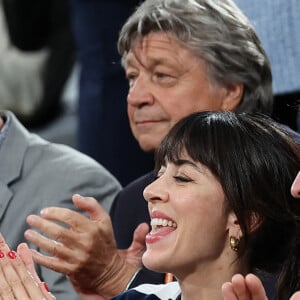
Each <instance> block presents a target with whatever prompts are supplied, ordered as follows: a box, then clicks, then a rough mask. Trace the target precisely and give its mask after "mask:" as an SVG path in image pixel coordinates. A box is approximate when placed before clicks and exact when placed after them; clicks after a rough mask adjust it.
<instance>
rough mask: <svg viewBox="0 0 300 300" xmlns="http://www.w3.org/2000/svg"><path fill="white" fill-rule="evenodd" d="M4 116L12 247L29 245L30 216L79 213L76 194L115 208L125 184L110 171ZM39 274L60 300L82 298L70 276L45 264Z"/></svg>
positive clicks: (5, 216) (3, 171)
mask: <svg viewBox="0 0 300 300" xmlns="http://www.w3.org/2000/svg"><path fill="white" fill-rule="evenodd" d="M0 115H2V116H3V115H9V116H10V127H9V130H8V132H7V135H6V138H5V140H4V141H3V143H2V144H1V145H0V231H1V232H2V234H3V236H4V238H5V239H6V241H7V242H8V244H9V246H10V247H11V248H12V249H15V248H16V246H17V245H18V244H19V243H20V242H23V241H25V239H24V236H23V233H24V231H25V230H26V229H27V228H28V226H27V224H26V217H27V216H28V215H29V214H39V212H40V210H41V209H42V208H44V207H47V206H62V207H69V208H72V209H75V207H74V206H73V204H72V201H71V196H72V194H74V193H79V194H81V195H83V196H93V197H95V198H96V199H97V200H98V201H99V202H101V205H102V206H104V207H105V208H106V209H107V210H108V209H109V208H110V205H111V203H112V200H113V199H114V197H115V195H116V194H117V192H118V191H119V190H120V189H121V186H120V184H119V183H118V182H117V180H116V179H115V178H114V177H113V176H112V175H111V174H110V173H109V172H108V171H107V170H105V169H104V168H103V167H102V166H100V165H99V164H98V163H97V162H95V161H94V160H92V159H91V158H89V157H87V156H86V155H84V154H81V153H80V152H78V151H76V150H74V149H72V148H70V147H68V146H65V145H58V144H53V143H50V142H47V141H45V140H43V139H42V138H40V137H38V136H37V135H34V134H31V133H29V132H28V131H27V130H26V129H25V128H24V127H23V126H22V125H21V124H20V122H19V121H18V120H17V119H16V117H15V116H14V115H13V114H12V113H10V112H4V111H0ZM30 247H32V248H34V246H33V245H30ZM37 250H39V249H37ZM38 272H39V275H40V276H41V278H42V280H43V281H45V282H47V284H48V285H49V288H50V290H51V292H52V293H53V294H54V295H55V296H57V297H58V299H63V300H74V299H77V297H78V296H76V294H75V292H74V290H73V288H72V287H71V284H70V283H69V282H68V280H67V279H66V277H65V276H63V275H62V274H60V273H56V272H53V271H51V270H49V269H47V268H44V267H41V266H38ZM78 299H79V298H78Z"/></svg>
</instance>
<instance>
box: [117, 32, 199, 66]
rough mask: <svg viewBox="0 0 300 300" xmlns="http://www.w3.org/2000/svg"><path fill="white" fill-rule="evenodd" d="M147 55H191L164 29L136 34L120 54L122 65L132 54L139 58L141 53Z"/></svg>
mask: <svg viewBox="0 0 300 300" xmlns="http://www.w3.org/2000/svg"><path fill="white" fill-rule="evenodd" d="M146 52H147V54H148V56H156V55H157V54H164V53H168V56H169V55H170V54H171V55H174V56H176V57H177V56H178V55H182V53H189V54H190V55H193V52H192V51H191V49H189V48H188V47H187V46H186V44H185V43H183V42H181V41H180V40H178V39H177V38H176V37H175V36H174V35H173V34H172V33H170V32H164V31H151V32H149V33H148V34H147V35H138V36H135V38H134V39H133V40H132V41H131V42H130V44H129V46H128V49H127V50H126V51H125V52H124V54H123V56H122V63H123V66H126V65H127V62H128V61H130V59H131V58H132V55H134V56H135V57H136V58H139V56H140V54H141V53H146ZM193 56H194V55H193Z"/></svg>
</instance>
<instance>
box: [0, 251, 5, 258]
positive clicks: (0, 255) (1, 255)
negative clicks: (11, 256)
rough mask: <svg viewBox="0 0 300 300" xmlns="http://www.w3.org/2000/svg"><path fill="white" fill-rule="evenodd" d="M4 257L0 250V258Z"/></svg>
mask: <svg viewBox="0 0 300 300" xmlns="http://www.w3.org/2000/svg"><path fill="white" fill-rule="evenodd" d="M4 256H5V254H4V252H3V251H2V250H0V258H3V257H4Z"/></svg>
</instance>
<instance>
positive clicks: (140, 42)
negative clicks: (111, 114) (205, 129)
mask: <svg viewBox="0 0 300 300" xmlns="http://www.w3.org/2000/svg"><path fill="white" fill-rule="evenodd" d="M125 71H126V75H127V78H128V81H129V92H128V97H127V103H128V105H127V110H128V117H129V121H130V126H131V130H132V132H133V134H134V136H135V138H136V139H137V140H138V142H139V144H140V146H141V148H142V149H143V150H145V151H153V150H155V149H156V148H157V147H158V146H159V144H160V142H161V141H162V139H163V138H164V137H165V135H166V134H167V133H168V132H169V130H170V129H171V127H172V126H173V125H174V124H175V123H176V122H177V121H179V120H180V119H182V118H183V117H185V116H187V115H189V114H191V113H193V112H197V111H204V110H231V109H233V108H235V107H231V106H230V105H229V106H228V103H227V102H226V100H225V99H226V97H228V95H229V93H228V89H226V88H225V87H220V86H217V85H216V84H215V85H214V86H213V85H212V83H210V82H209V78H208V74H207V72H206V68H205V66H204V63H203V62H202V61H201V60H200V59H199V58H197V57H196V56H195V55H194V54H193V53H192V52H191V51H190V50H189V49H187V48H186V47H184V46H183V45H181V44H180V43H178V42H177V41H176V39H175V38H174V37H172V35H170V34H167V33H163V32H152V33H150V34H148V35H147V36H145V37H143V38H137V39H136V40H135V41H134V43H133V45H132V48H131V50H130V51H129V53H128V55H127V57H126V59H125ZM239 101H240V99H239ZM237 104H238V103H235V106H237Z"/></svg>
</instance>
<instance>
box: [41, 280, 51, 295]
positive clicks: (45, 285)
mask: <svg viewBox="0 0 300 300" xmlns="http://www.w3.org/2000/svg"><path fill="white" fill-rule="evenodd" d="M42 284H43V285H44V288H45V290H46V291H47V292H48V293H49V292H50V290H49V287H48V284H47V283H46V282H42Z"/></svg>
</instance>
